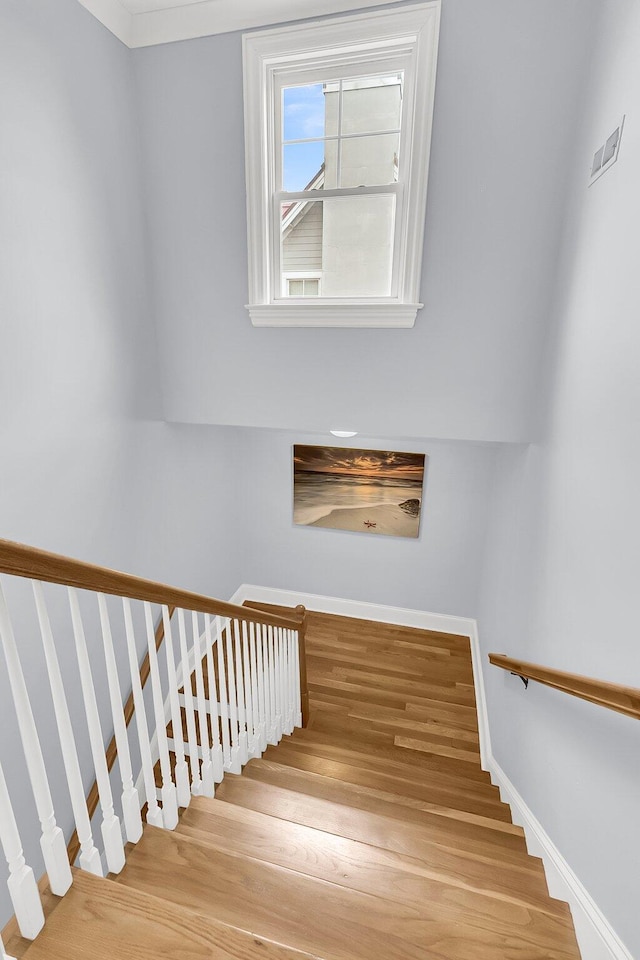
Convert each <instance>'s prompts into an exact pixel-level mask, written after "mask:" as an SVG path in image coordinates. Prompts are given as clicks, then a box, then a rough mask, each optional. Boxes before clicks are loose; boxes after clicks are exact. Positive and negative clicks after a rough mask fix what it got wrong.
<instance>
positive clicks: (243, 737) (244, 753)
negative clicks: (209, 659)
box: [232, 620, 249, 764]
mask: <svg viewBox="0 0 640 960" xmlns="http://www.w3.org/2000/svg"><path fill="white" fill-rule="evenodd" d="M232 642H233V647H234V650H235V657H236V664H235V666H236V694H237V697H238V730H239V737H238V746H239V748H240V763H242V764H245V763H246V762H247V760H248V759H249V735H248V733H247V707H246V703H245V688H244V673H243V669H242V646H241V644H242V628H241V626H240V622H239V621H238V620H234V621H233V632H232Z"/></svg>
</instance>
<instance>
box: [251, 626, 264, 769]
mask: <svg viewBox="0 0 640 960" xmlns="http://www.w3.org/2000/svg"><path fill="white" fill-rule="evenodd" d="M249 660H250V662H251V709H252V713H253V750H252V751H250V753H251V756H252V757H259V756H260V754H261V753H262V746H261V740H262V738H261V734H260V698H259V696H258V655H257V653H256V625H255V623H250V624H249Z"/></svg>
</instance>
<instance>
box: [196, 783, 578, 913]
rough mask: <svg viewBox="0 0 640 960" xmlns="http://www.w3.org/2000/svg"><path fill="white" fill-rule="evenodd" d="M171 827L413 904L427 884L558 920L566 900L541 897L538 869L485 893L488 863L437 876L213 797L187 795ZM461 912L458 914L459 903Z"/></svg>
mask: <svg viewBox="0 0 640 960" xmlns="http://www.w3.org/2000/svg"><path fill="white" fill-rule="evenodd" d="M178 830H179V832H181V833H185V835H187V836H191V837H194V838H196V839H203V840H206V842H208V843H211V844H213V845H215V846H217V847H218V848H219V849H223V850H227V851H229V852H235V853H241V854H244V855H246V856H249V857H252V858H255V859H259V860H266V861H268V862H270V863H276V864H279V865H280V866H283V867H287V868H288V869H291V870H294V871H296V872H300V873H304V874H306V875H308V876H313V877H317V878H318V879H323V880H328V881H330V882H332V883H337V884H338V885H340V886H345V887H348V888H353V889H356V890H360V891H362V892H363V893H372V894H374V895H375V896H381V897H383V898H384V899H391V900H395V899H399V900H400V901H401V902H403V903H414V904H415V905H416V906H418V907H420V906H421V905H423V904H424V902H425V899H427V900H432V899H435V898H436V897H437V895H438V890H437V888H434V883H435V884H444V885H449V886H453V887H456V888H458V889H459V890H462V891H466V893H467V894H469V895H470V896H471V899H473V897H474V896H476V897H477V896H478V895H482V896H497V897H498V898H499V899H503V900H507V901H508V902H510V903H517V904H519V905H521V906H526V907H531V908H533V909H536V910H541V911H542V912H543V913H550V914H551V915H553V916H559V917H563V918H565V919H566V917H567V915H568V907H567V904H566V903H561V902H560V901H557V900H552V899H551V898H550V897H549V894H548V891H547V887H546V884H545V882H544V876H543V874H542V871H541V870H538V873H533V872H531V873H530V874H529V875H528V877H527V880H528V884H527V887H526V891H525V890H524V889H523V890H522V891H518V892H517V891H515V890H514V889H513V887H511V888H509V887H505V886H504V884H502V885H500V887H499V888H498V889H491V885H490V883H488V882H487V879H491V877H492V870H491V866H492V865H491V864H487V863H480V864H479V863H477V862H476V863H475V866H476V870H475V872H474V871H471V872H472V874H473V876H472V877H469V876H468V875H467V876H465V874H464V873H461V872H460V870H459V869H458V870H457V871H456V872H453V871H451V870H449V871H448V872H444V871H443V870H441V869H438V867H437V866H436V865H435V864H434V863H433V862H427V861H421V860H420V859H418V858H417V857H413V856H407V855H406V854H400V853H397V852H394V851H390V850H389V849H386V848H384V847H378V846H376V845H374V844H371V843H369V842H362V841H360V840H353V839H351V838H348V837H343V836H341V835H338V834H336V833H332V832H327V831H324V830H322V829H320V828H319V827H317V826H314V827H308V826H305V825H301V824H299V823H295V822H293V821H290V820H285V821H283V820H282V819H281V818H275V817H272V816H269V815H267V814H263V813H259V812H257V811H255V810H251V809H247V808H244V807H240V806H236V805H235V804H233V803H225V802H221V801H220V800H208V799H205V798H198V797H196V798H194V800H193V802H192V804H191V806H190V807H189V809H188V810H186V811H185V813H184V815H183V817H182V820H181V822H180V825H179V827H178ZM484 874H488V875H489V877H488V878H486V877H485V876H484ZM522 886H523V888H524V884H523V885H522ZM463 896H464V895H462V894H461V897H462V898H463ZM461 907H462V909H465V908H464V906H463V905H462V904H461Z"/></svg>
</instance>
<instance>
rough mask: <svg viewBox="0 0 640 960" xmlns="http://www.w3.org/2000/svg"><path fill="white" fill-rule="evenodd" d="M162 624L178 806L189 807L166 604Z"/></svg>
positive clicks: (189, 793)
mask: <svg viewBox="0 0 640 960" xmlns="http://www.w3.org/2000/svg"><path fill="white" fill-rule="evenodd" d="M162 622H163V623H164V650H165V656H166V660H167V679H168V683H169V706H170V708H171V726H172V727H173V752H174V753H175V757H176V765H175V770H174V776H175V778H176V790H177V793H178V806H179V807H188V806H189V804H190V803H191V788H190V786H189V767H188V766H187V761H186V760H185V756H184V734H183V732H182V714H181V713H180V700H179V699H178V678H177V675H176V661H175V657H174V654H173V637H172V635H171V617H170V616H169V608H168V607H167V605H166V604H163V607H162Z"/></svg>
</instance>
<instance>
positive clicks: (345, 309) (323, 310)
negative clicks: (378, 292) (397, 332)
mask: <svg viewBox="0 0 640 960" xmlns="http://www.w3.org/2000/svg"><path fill="white" fill-rule="evenodd" d="M422 306H423V304H421V303H389V304H387V303H375V304H362V303H351V304H344V305H339V304H332V303H327V302H325V303H318V302H317V301H310V300H305V301H304V302H300V301H296V302H292V301H289V302H287V303H260V304H249V305H248V306H247V310H248V311H249V316H250V317H251V322H252V324H253V325H254V327H403V328H405V329H406V328H410V327H413V326H415V322H416V316H417V314H418V310H420V309H421V307H422Z"/></svg>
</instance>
